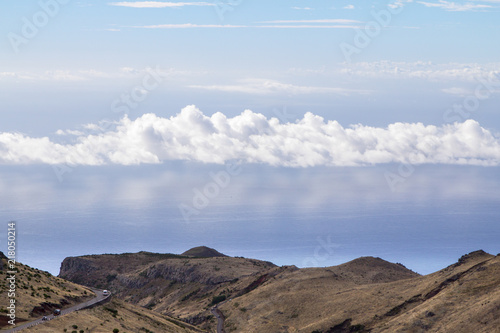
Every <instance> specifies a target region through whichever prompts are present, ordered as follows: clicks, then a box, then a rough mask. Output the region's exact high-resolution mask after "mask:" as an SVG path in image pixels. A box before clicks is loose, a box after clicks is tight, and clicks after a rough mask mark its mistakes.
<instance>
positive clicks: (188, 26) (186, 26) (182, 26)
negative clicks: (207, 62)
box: [132, 23, 249, 29]
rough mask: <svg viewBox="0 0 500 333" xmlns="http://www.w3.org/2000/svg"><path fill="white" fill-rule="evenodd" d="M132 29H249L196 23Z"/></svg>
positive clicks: (243, 26)
mask: <svg viewBox="0 0 500 333" xmlns="http://www.w3.org/2000/svg"><path fill="white" fill-rule="evenodd" d="M132 28H143V29H201V28H208V29H214V28H217V29H221V28H222V29H228V28H249V26H246V25H232V24H194V23H181V24H155V25H143V26H134V27H132Z"/></svg>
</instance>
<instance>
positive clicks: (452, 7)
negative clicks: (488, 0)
mask: <svg viewBox="0 0 500 333" xmlns="http://www.w3.org/2000/svg"><path fill="white" fill-rule="evenodd" d="M417 3H420V4H422V5H424V6H426V7H432V8H441V9H444V10H446V11H450V12H466V11H475V10H484V9H487V8H492V6H490V5H484V4H475V3H472V2H467V3H457V2H451V1H445V0H439V1H438V2H426V1H417Z"/></svg>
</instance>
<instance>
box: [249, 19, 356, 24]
mask: <svg viewBox="0 0 500 333" xmlns="http://www.w3.org/2000/svg"><path fill="white" fill-rule="evenodd" d="M258 23H268V24H269V23H277V24H280V23H336V24H352V23H362V22H361V21H358V20H349V19H318V20H274V21H261V22H258Z"/></svg>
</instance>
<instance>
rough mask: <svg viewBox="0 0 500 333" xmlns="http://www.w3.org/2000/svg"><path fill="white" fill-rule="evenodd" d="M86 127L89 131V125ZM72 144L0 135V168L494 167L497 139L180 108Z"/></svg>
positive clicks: (498, 160)
mask: <svg viewBox="0 0 500 333" xmlns="http://www.w3.org/2000/svg"><path fill="white" fill-rule="evenodd" d="M93 127H94V128H95V127H96V126H93ZM74 134H75V135H76V143H70V144H59V143H55V142H53V141H51V140H50V139H49V138H47V137H43V138H31V137H27V136H25V135H23V134H20V133H9V132H7V133H0V163H1V164H36V163H39V164H69V165H104V164H119V165H133V164H142V163H161V162H162V161H167V160H185V161H195V162H201V163H219V164H220V163H225V162H228V161H239V162H241V163H262V164H268V165H272V166H287V167H310V166H358V165H373V164H379V163H391V162H395V163H414V164H422V163H442V164H469V165H483V166H497V165H500V138H499V137H498V136H495V135H494V134H492V133H491V132H490V131H488V130H486V129H484V128H482V127H481V126H480V125H479V124H478V123H477V122H476V121H474V120H467V121H465V122H463V123H454V124H447V125H443V126H439V127H438V126H424V125H423V124H421V123H412V124H410V123H395V124H391V125H389V126H387V127H386V128H377V127H370V126H364V125H354V126H350V127H348V128H344V127H342V126H341V125H340V124H339V123H338V122H336V121H325V120H324V119H323V118H322V117H319V116H316V115H314V114H312V113H307V114H305V115H304V118H303V119H300V120H298V121H296V122H295V123H286V124H284V123H280V122H279V120H278V119H276V118H271V119H268V118H266V117H265V116H264V115H262V114H258V113H254V112H252V111H250V110H246V111H244V112H243V113H242V114H240V115H239V116H235V117H233V118H228V117H226V116H225V115H224V114H222V113H220V112H218V113H215V114H213V115H212V116H210V117H208V116H205V115H204V114H203V113H202V112H201V111H200V110H198V109H197V108H196V107H195V106H187V107H186V108H184V109H183V110H182V111H181V113H179V114H177V115H176V116H173V117H170V118H162V117H158V116H157V115H155V114H145V115H143V116H141V117H139V118H137V119H136V120H130V119H128V118H127V117H124V118H123V119H121V120H120V121H119V122H118V123H117V126H116V128H113V129H108V130H104V131H101V132H100V133H97V134H92V135H88V134H87V135H80V133H78V132H75V133H74Z"/></svg>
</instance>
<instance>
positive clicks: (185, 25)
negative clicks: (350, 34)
mask: <svg viewBox="0 0 500 333" xmlns="http://www.w3.org/2000/svg"><path fill="white" fill-rule="evenodd" d="M282 23H284V22H282ZM297 23H302V22H297ZM304 23H305V22H304ZM311 23H322V22H311ZM340 23H341V24H335V25H320V24H258V25H234V24H195V23H180V24H155V25H143V26H132V27H129V28H139V29H241V28H247V29H354V28H360V27H361V26H357V25H344V23H345V22H340Z"/></svg>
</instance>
